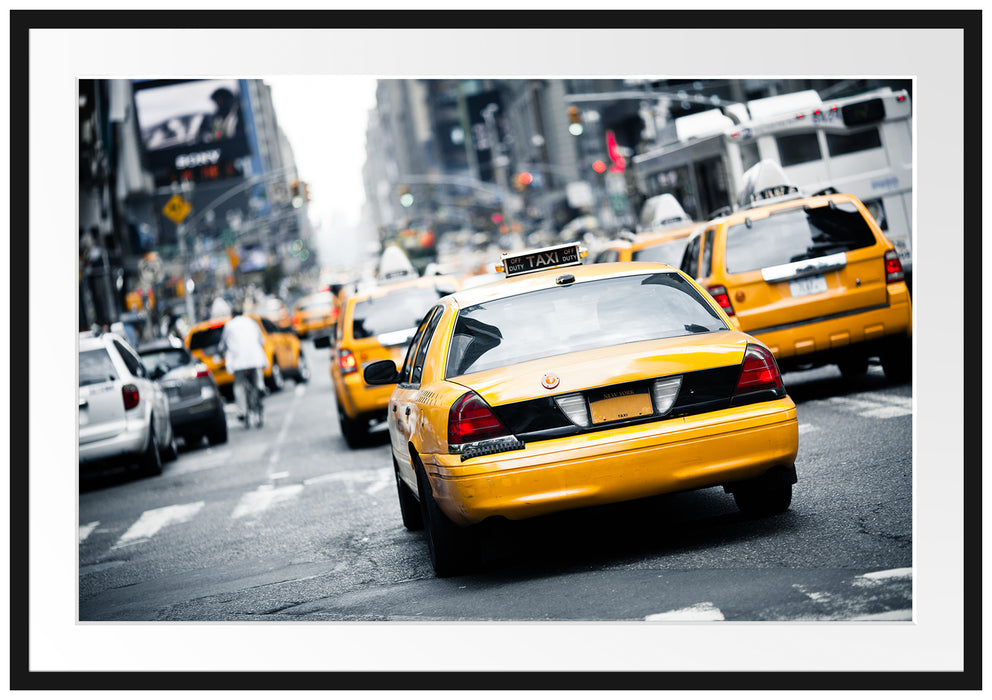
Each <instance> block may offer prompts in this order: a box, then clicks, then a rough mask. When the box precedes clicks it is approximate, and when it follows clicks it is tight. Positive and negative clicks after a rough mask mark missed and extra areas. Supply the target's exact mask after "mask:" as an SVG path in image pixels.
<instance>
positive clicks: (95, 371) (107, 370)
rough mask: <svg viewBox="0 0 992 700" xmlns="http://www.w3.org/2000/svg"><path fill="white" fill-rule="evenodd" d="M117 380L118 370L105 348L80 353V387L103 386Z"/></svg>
mask: <svg viewBox="0 0 992 700" xmlns="http://www.w3.org/2000/svg"><path fill="white" fill-rule="evenodd" d="M115 379H117V369H116V368H115V367H114V363H113V361H112V360H111V359H110V355H108V354H107V351H106V350H104V349H103V348H100V349H98V350H87V351H85V352H81V353H79V386H89V385H91V384H102V383H103V382H112V381H114V380H115Z"/></svg>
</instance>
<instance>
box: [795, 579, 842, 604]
mask: <svg viewBox="0 0 992 700" xmlns="http://www.w3.org/2000/svg"><path fill="white" fill-rule="evenodd" d="M792 587H793V588H795V589H796V590H797V591H799V592H800V593H802V594H803V595H804V596H806V597H807V598H809V599H810V600H812V601H813V602H814V603H828V602H830V599H831V598H832V597H833V596H831V595H830V594H829V593H820V592H818V591H813V592H812V593H811V592H809V591H807V590H806V586H804V585H802V584H800V583H794V584H792Z"/></svg>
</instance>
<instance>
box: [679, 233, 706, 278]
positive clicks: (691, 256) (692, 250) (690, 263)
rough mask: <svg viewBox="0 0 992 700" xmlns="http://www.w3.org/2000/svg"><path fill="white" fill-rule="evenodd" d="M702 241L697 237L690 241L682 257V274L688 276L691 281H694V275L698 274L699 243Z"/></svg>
mask: <svg viewBox="0 0 992 700" xmlns="http://www.w3.org/2000/svg"><path fill="white" fill-rule="evenodd" d="M700 240H702V239H701V238H700V237H699V236H696V237H695V238H693V239H692V240H691V241H689V245H688V246H686V249H685V254H684V255H683V256H682V265H681V266H680V267H681V269H682V272H684V273H685V274H687V275H689V277H692V278H693V279H696V273H697V272H699V242H700Z"/></svg>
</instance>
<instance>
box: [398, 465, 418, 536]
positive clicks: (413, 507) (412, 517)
mask: <svg viewBox="0 0 992 700" xmlns="http://www.w3.org/2000/svg"><path fill="white" fill-rule="evenodd" d="M393 475H394V476H395V477H396V494H397V496H399V501H400V515H402V516H403V527H405V528H406V529H407V530H410V531H411V532H416V531H417V530H423V529H424V519H423V517H422V514H421V512H420V503H419V501H417V499H416V498H415V497H414V495H413V493H412V492H411V491H410V487H409V486H407V485H406V482H404V481H403V480H402V479H401V478H400V470H399V467H397V466H396V461H395V460H394V461H393Z"/></svg>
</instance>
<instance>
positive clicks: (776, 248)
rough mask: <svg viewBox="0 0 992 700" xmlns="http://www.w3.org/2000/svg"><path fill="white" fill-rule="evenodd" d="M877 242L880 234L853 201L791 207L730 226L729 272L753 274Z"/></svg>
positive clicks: (728, 239) (728, 243) (728, 237)
mask: <svg viewBox="0 0 992 700" xmlns="http://www.w3.org/2000/svg"><path fill="white" fill-rule="evenodd" d="M874 244H875V234H874V233H873V232H872V230H871V228H870V227H869V225H868V222H866V221H865V218H864V217H863V216H862V215H861V212H859V211H858V210H857V209H856V208H855V207H854V206H853V205H849V204H839V205H836V206H834V207H830V206H822V207H816V208H806V209H803V208H795V209H786V210H783V211H780V212H775V213H773V214H771V215H770V216H767V217H765V218H763V219H753V220H752V219H747V220H745V222H744V223H742V224H736V225H734V226H731V227H729V229H728V230H727V272H728V273H730V274H737V273H740V272H750V271H752V270H760V269H762V268H765V267H772V266H774V265H784V264H786V263H790V262H798V261H800V260H809V259H811V258H820V257H823V256H826V255H831V254H833V253H842V252H846V251H848V250H855V249H857V248H867V247H868V246H871V245H874Z"/></svg>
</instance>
